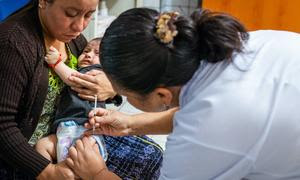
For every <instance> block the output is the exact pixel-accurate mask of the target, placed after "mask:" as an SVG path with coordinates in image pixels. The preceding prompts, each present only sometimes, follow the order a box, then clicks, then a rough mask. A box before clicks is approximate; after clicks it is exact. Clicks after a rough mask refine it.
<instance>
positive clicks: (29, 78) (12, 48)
mask: <svg viewBox="0 0 300 180" xmlns="http://www.w3.org/2000/svg"><path fill="white" fill-rule="evenodd" d="M97 4H98V0H39V1H35V0H34V1H32V2H31V3H30V4H29V5H28V6H26V7H25V8H24V9H23V10H21V11H20V12H18V13H17V14H15V15H13V16H12V17H10V18H9V19H8V20H7V21H5V22H4V23H2V24H1V25H0V41H1V44H0V60H1V61H0V82H1V88H0V94H1V99H0V143H1V148H0V158H1V161H0V179H33V178H37V179H74V178H75V174H74V172H73V171H72V170H71V169H70V168H69V167H68V166H67V165H66V163H65V162H64V161H63V162H61V163H58V164H53V163H51V162H50V161H49V160H47V159H46V158H44V157H43V156H41V155H40V154H39V153H37V152H36V151H35V150H34V148H33V147H31V146H30V145H29V144H28V140H29V139H30V138H31V141H30V142H35V140H36V139H38V138H40V137H41V136H43V135H44V133H47V129H48V126H49V123H50V122H51V119H53V117H54V115H55V101H56V100H57V99H58V98H59V95H60V92H61V89H62V88H63V86H64V84H63V82H62V81H61V80H60V79H59V77H58V76H57V75H56V74H55V73H54V71H52V70H51V69H50V68H48V67H47V65H46V63H45V58H44V56H45V55H46V52H47V50H48V49H49V47H50V46H53V47H55V48H56V49H58V50H59V52H60V53H61V54H62V60H63V61H64V62H65V63H66V64H68V66H70V67H71V68H76V66H77V57H78V55H79V54H80V53H81V52H82V50H83V48H84V47H85V46H86V40H85V38H84V37H83V36H82V35H81V32H82V31H83V30H84V29H85V28H86V26H87V25H88V23H89V21H90V19H91V16H92V14H93V12H94V11H95V10H96V8H97ZM85 78H86V80H88V81H87V82H88V83H87V84H85V85H83V86H82V85H80V84H78V85H77V86H76V87H74V88H73V89H74V90H75V91H77V92H78V93H79V96H80V97H82V98H85V99H88V100H89V99H91V100H93V99H94V98H93V97H94V95H95V94H97V96H98V99H99V100H105V99H107V98H111V97H113V96H115V92H114V91H113V90H112V88H111V85H110V83H109V81H108V80H107V79H106V76H105V75H104V74H103V73H99V72H95V71H94V72H91V73H90V74H89V75H86V76H85ZM72 79H74V78H71V79H70V80H72ZM75 80H76V79H75ZM77 80H78V79H77ZM37 124H38V125H39V126H38V127H37V128H36V126H37ZM35 129H36V131H35V133H34V135H33V136H32V134H33V131H34V130H35ZM41 130H42V131H41ZM108 138H110V137H108ZM122 140H123V141H126V142H128V140H127V139H126V138H122V139H120V140H119V141H116V140H110V141H108V142H112V145H110V146H113V147H115V148H111V149H113V150H115V151H116V152H119V151H120V149H118V148H119V147H122V146H119V144H125V143H123V141H122ZM115 142H118V143H119V144H115ZM147 145H148V144H147ZM116 147H117V148H116ZM128 147H130V145H128ZM130 148H132V147H130ZM133 148H137V147H133ZM140 151H141V150H140V149H138V150H137V152H140ZM145 154H146V153H144V154H143V153H141V154H139V155H141V156H142V157H143V155H145ZM148 154H150V155H154V154H155V155H157V158H156V159H155V162H156V164H155V168H153V169H155V170H154V172H157V169H158V167H159V165H160V162H161V151H160V150H158V149H156V151H154V153H148ZM111 156H112V157H114V159H112V160H115V161H114V162H111V161H109V163H110V164H108V166H109V167H112V168H111V170H114V171H115V172H118V173H119V170H120V169H121V165H123V164H122V163H123V162H122V159H121V158H120V157H118V156H116V155H114V154H112V155H111ZM130 157H132V156H130ZM151 157H152V156H151ZM147 162H149V163H150V162H154V161H152V160H151V161H149V160H148V161H147ZM152 167H154V166H152ZM131 168H132V167H129V168H128V169H129V170H131ZM128 169H125V168H123V169H121V170H124V171H125V170H128ZM120 172H123V171H120ZM140 172H141V171H135V172H130V171H129V172H128V173H136V174H138V173H140ZM151 172H152V171H151ZM119 175H120V173H119ZM121 175H122V174H121Z"/></svg>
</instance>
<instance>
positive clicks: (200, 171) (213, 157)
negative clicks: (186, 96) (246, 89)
mask: <svg viewBox="0 0 300 180" xmlns="http://www.w3.org/2000/svg"><path fill="white" fill-rule="evenodd" d="M220 99H222V98H221V97H217V98H215V97H213V98H208V99H205V100H199V99H198V100H197V98H196V99H194V100H192V102H189V103H188V104H187V105H186V106H185V107H184V108H182V109H180V111H179V112H177V113H176V114H175V116H174V128H173V132H172V134H170V135H169V137H168V139H167V144H166V151H165V155H164V160H163V165H162V169H161V176H160V180H167V179H172V180H174V179H180V180H181V179H182V180H195V179H220V180H235V179H236V180H240V179H241V178H243V177H245V176H246V175H247V174H248V173H249V172H250V170H251V168H252V167H253V166H254V165H253V164H254V162H255V158H256V157H257V153H258V151H259V149H260V144H259V143H257V142H259V139H260V137H261V136H260V135H261V134H262V133H263V128H260V127H257V124H256V123H254V122H253V121H252V119H255V118H253V117H254V116H255V114H253V112H251V109H248V110H247V109H245V108H244V109H239V108H236V109H233V108H231V107H230V104H228V105H227V106H224V105H223V103H221V102H220V101H219V100H220ZM232 103H236V102H232ZM243 107H245V106H243ZM230 111H232V112H230ZM245 111H248V112H245ZM245 114H246V115H248V117H245V116H241V115H245ZM254 121H256V120H254Z"/></svg>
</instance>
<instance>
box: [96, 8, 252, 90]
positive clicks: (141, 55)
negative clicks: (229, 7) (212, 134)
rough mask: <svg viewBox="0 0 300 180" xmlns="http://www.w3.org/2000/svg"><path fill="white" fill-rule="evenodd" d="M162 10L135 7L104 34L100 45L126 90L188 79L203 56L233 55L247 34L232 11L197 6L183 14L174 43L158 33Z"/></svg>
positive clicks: (107, 63)
mask: <svg viewBox="0 0 300 180" xmlns="http://www.w3.org/2000/svg"><path fill="white" fill-rule="evenodd" d="M159 15H160V14H159V13H158V12H157V11H155V10H151V9H147V8H134V9H130V10H128V11H126V12H124V13H122V14H121V15H120V16H119V17H118V18H117V19H116V20H115V21H113V22H112V24H111V25H110V26H109V28H108V29H107V30H106V32H105V34H104V37H103V39H102V41H101V46H100V52H101V63H102V66H103V69H104V71H105V73H106V74H107V75H108V77H109V78H110V79H112V80H113V81H114V82H115V83H117V84H118V85H119V86H120V87H122V88H124V89H126V90H130V91H133V92H136V93H139V94H141V95H146V94H148V93H150V92H152V91H153V90H154V89H155V88H156V87H159V86H162V87H171V86H178V85H184V84H185V83H187V82H188V81H189V80H190V79H191V78H192V76H193V74H194V73H195V71H196V70H197V69H198V66H199V64H200V61H201V60H205V61H208V62H211V63H216V62H219V61H223V60H230V59H231V56H232V54H233V52H241V51H242V49H243V41H246V40H247V39H248V33H247V31H246V29H245V28H244V27H243V25H242V24H240V23H239V22H238V21H237V20H236V19H234V18H233V17H231V16H229V15H225V14H221V13H214V12H209V11H200V10H197V11H195V12H194V13H193V14H192V16H191V17H184V16H179V17H178V18H177V19H176V21H174V25H175V26H176V29H177V31H178V33H177V35H176V36H175V37H174V39H173V41H172V42H171V45H170V44H169V43H168V44H166V43H162V42H161V41H160V40H159V39H158V38H157V36H155V32H156V30H157V29H156V25H157V24H156V23H157V20H158V17H159Z"/></svg>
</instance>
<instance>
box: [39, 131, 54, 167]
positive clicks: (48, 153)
mask: <svg viewBox="0 0 300 180" xmlns="http://www.w3.org/2000/svg"><path fill="white" fill-rule="evenodd" d="M56 143H57V138H56V135H55V134H52V135H49V136H46V137H44V138H42V139H40V140H39V141H38V142H37V143H36V145H35V149H36V151H37V152H39V153H40V154H41V155H43V156H44V157H45V158H47V159H49V160H50V161H51V162H54V161H56Z"/></svg>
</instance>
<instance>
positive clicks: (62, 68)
mask: <svg viewBox="0 0 300 180" xmlns="http://www.w3.org/2000/svg"><path fill="white" fill-rule="evenodd" d="M61 58H62V57H61V54H60V53H59V52H58V50H57V49H55V48H54V47H53V46H51V47H50V48H49V52H48V53H47V55H46V57H45V60H46V62H47V63H48V65H49V66H52V69H53V70H54V71H55V72H56V74H57V75H58V76H59V77H60V78H61V79H62V80H63V82H64V83H66V84H67V85H69V86H72V85H74V83H72V82H71V81H70V80H68V77H69V76H71V74H72V73H74V72H77V71H76V70H74V69H71V68H70V67H69V66H67V65H66V64H65V63H63V62H62V61H61Z"/></svg>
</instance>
